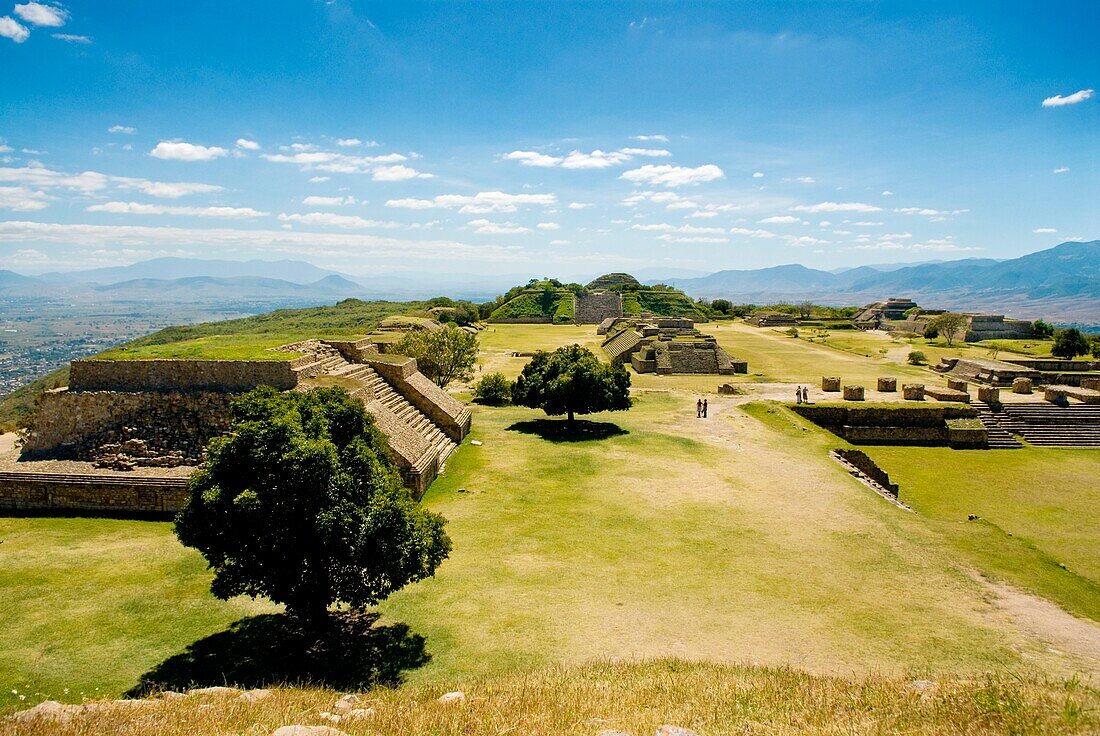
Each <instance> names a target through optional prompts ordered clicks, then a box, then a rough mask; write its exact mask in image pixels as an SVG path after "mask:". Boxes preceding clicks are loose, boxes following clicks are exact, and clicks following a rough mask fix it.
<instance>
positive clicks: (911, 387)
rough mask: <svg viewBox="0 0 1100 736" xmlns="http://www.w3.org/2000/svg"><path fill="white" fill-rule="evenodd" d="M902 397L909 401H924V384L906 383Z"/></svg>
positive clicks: (902, 390)
mask: <svg viewBox="0 0 1100 736" xmlns="http://www.w3.org/2000/svg"><path fill="white" fill-rule="evenodd" d="M901 395H902V398H904V399H905V400H907V401H924V384H923V383H906V384H903V385H902V387H901Z"/></svg>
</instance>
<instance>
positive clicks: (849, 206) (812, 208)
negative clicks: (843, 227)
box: [791, 202, 882, 212]
mask: <svg viewBox="0 0 1100 736" xmlns="http://www.w3.org/2000/svg"><path fill="white" fill-rule="evenodd" d="M791 211H793V212H881V211H882V208H881V207H875V206H874V205H873V204H864V203H863V202H818V203H817V204H800V205H795V206H794V207H791Z"/></svg>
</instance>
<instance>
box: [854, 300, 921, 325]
mask: <svg viewBox="0 0 1100 736" xmlns="http://www.w3.org/2000/svg"><path fill="white" fill-rule="evenodd" d="M910 309H919V307H917V303H916V302H915V301H913V300H912V299H908V298H898V297H890V298H889V299H887V300H886V301H884V302H873V303H871V304H868V305H866V306H865V307H864V308H863V310H862V311H861V312H860V313H859V314H857V315H856V316H855V317H854V318H853V319H852V321H853V322H854V323H855V324H856V326H857V327H860V328H864V329H878V328H879V327H880V326H881V325H882V323H883V322H885V321H887V320H893V321H897V320H903V319H905V318H906V314H905V313H906V312H908V311H909V310H910Z"/></svg>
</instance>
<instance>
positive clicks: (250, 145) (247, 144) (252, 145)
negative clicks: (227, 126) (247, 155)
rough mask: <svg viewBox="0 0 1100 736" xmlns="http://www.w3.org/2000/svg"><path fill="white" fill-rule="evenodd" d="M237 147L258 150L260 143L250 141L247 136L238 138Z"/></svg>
mask: <svg viewBox="0 0 1100 736" xmlns="http://www.w3.org/2000/svg"><path fill="white" fill-rule="evenodd" d="M237 148H243V149H244V150H246V151H258V150H260V144H259V143H257V142H256V141H250V140H248V139H247V138H238V139H237Z"/></svg>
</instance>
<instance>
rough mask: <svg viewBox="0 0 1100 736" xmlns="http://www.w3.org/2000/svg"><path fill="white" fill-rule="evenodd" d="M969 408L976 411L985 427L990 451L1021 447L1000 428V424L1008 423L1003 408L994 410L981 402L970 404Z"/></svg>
mask: <svg viewBox="0 0 1100 736" xmlns="http://www.w3.org/2000/svg"><path fill="white" fill-rule="evenodd" d="M971 406H973V407H974V408H975V409H977V410H978V419H979V420H980V421H981V423H982V424H983V425H985V429H986V437H987V442H988V443H989V449H990V450H1018V449H1020V448H1021V447H1023V445H1021V444H1020V441H1019V440H1018V439H1016V437H1015V436H1014V435H1013V434H1012V433H1011V432H1009V431H1008V430H1006V429H1005V428H1004V426H1002V422H1007V421H1009V420H1008V416H1007V415H1006V414H1005V413H1004V407H1003V406H999V407H997V408H996V409H994V408H993V407H991V406H990V405H989V404H986V403H983V402H981V401H975V402H972V403H971Z"/></svg>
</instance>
